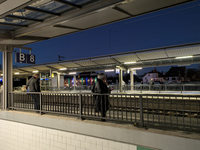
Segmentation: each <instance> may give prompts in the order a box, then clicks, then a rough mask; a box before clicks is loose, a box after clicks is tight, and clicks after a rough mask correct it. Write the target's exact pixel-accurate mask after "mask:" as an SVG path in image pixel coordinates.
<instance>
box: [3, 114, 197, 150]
mask: <svg viewBox="0 0 200 150" xmlns="http://www.w3.org/2000/svg"><path fill="white" fill-rule="evenodd" d="M0 133H1V134H0V149H1V150H10V149H13V148H14V149H15V150H17V149H19V150H27V149H34V150H40V149H41V150H44V149H48V150H51V149H53V150H64V149H67V150H68V149H69V150H80V149H81V150H136V149H137V150H141V149H143V150H144V149H146V150H147V148H148V149H163V150H188V149H190V150H197V149H199V148H200V141H199V139H200V136H199V135H198V134H184V133H182V132H170V131H162V130H153V129H149V130H144V129H142V128H141V129H139V128H136V127H134V126H133V125H131V124H128V125H121V124H115V123H108V122H107V123H104V122H103V123H102V122H100V121H91V120H85V121H81V120H79V119H77V118H69V117H66V116H55V115H54V116H51V115H47V114H45V115H42V116H41V115H38V114H33V113H24V112H16V111H13V112H12V111H0ZM144 147H146V148H144Z"/></svg>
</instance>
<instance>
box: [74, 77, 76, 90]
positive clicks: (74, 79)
mask: <svg viewBox="0 0 200 150" xmlns="http://www.w3.org/2000/svg"><path fill="white" fill-rule="evenodd" d="M74 90H76V74H74Z"/></svg>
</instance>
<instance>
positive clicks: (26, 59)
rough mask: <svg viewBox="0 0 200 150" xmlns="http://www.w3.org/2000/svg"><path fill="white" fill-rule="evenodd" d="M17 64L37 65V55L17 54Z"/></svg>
mask: <svg viewBox="0 0 200 150" xmlns="http://www.w3.org/2000/svg"><path fill="white" fill-rule="evenodd" d="M15 62H17V63H27V64H35V55H31V54H24V53H15Z"/></svg>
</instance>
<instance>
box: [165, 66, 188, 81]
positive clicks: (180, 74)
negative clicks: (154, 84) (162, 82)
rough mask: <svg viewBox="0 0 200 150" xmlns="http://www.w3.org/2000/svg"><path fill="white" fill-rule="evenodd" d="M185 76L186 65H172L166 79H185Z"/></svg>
mask: <svg viewBox="0 0 200 150" xmlns="http://www.w3.org/2000/svg"><path fill="white" fill-rule="evenodd" d="M185 78H186V68H185V67H171V68H170V69H169V71H168V72H167V73H166V74H165V79H166V80H168V82H177V81H184V79H185Z"/></svg>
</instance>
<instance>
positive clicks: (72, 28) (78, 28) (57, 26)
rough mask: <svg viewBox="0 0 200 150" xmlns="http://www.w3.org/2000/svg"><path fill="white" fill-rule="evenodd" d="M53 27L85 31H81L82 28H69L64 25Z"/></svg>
mask: <svg viewBox="0 0 200 150" xmlns="http://www.w3.org/2000/svg"><path fill="white" fill-rule="evenodd" d="M53 27H56V28H64V29H72V30H79V31H80V30H83V29H80V28H75V27H69V26H63V25H59V24H58V25H54V26H53Z"/></svg>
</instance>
